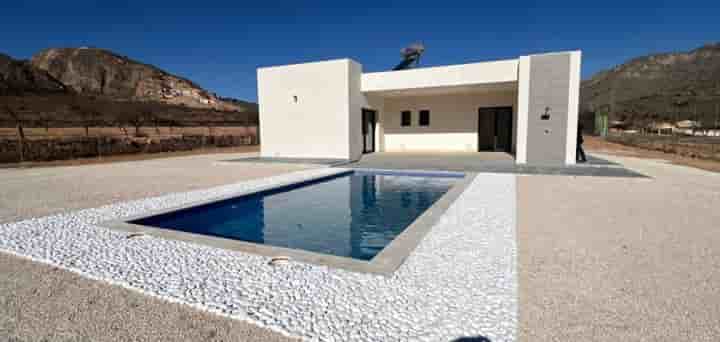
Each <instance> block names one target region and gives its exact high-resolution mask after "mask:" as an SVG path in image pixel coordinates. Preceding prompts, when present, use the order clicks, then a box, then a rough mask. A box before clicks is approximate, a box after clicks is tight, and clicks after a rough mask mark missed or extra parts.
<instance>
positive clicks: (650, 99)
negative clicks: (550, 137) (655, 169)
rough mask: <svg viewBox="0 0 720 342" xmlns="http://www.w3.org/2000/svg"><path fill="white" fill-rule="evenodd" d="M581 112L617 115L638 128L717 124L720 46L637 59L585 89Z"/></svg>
mask: <svg viewBox="0 0 720 342" xmlns="http://www.w3.org/2000/svg"><path fill="white" fill-rule="evenodd" d="M580 102H581V112H582V113H583V114H584V115H585V116H587V115H590V114H591V113H593V112H598V111H605V112H609V113H611V118H610V119H611V120H625V121H627V122H629V123H631V124H632V125H634V126H642V125H644V124H646V123H648V122H650V121H657V120H669V121H675V120H683V119H693V120H699V121H702V122H703V123H704V124H706V125H713V124H714V122H715V120H716V117H717V115H716V110H717V109H716V107H717V106H718V105H720V43H716V44H709V45H705V46H703V47H700V48H698V49H695V50H692V51H688V52H676V53H663V54H656V55H650V56H644V57H639V58H635V59H632V60H630V61H628V62H626V63H624V64H621V65H618V66H616V67H614V68H612V69H610V70H606V71H602V72H599V73H597V74H596V75H594V76H593V77H592V78H591V79H589V80H586V81H583V82H582V86H581V99H580Z"/></svg>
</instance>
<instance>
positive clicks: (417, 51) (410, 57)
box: [393, 43, 425, 70]
mask: <svg viewBox="0 0 720 342" xmlns="http://www.w3.org/2000/svg"><path fill="white" fill-rule="evenodd" d="M424 52H425V45H423V44H422V43H413V44H410V46H408V47H406V48H403V49H401V50H400V56H401V57H402V59H403V60H402V61H401V62H400V64H398V65H396V66H395V67H394V68H393V70H405V69H410V68H411V67H417V66H418V64H420V56H422V54H423V53H424Z"/></svg>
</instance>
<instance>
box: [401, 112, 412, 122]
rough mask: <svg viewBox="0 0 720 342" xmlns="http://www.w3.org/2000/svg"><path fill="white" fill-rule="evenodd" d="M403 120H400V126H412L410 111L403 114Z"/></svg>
mask: <svg viewBox="0 0 720 342" xmlns="http://www.w3.org/2000/svg"><path fill="white" fill-rule="evenodd" d="M401 114H402V118H401V120H400V126H410V111H409V110H406V111H403V112H402V113H401Z"/></svg>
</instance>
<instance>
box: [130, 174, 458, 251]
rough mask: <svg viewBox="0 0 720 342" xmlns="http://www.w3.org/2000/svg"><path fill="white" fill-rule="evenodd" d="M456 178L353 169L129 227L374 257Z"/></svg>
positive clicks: (144, 220)
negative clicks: (143, 227)
mask: <svg viewBox="0 0 720 342" xmlns="http://www.w3.org/2000/svg"><path fill="white" fill-rule="evenodd" d="M457 180H458V178H457V177H428V176H417V175H408V174H393V173H370V172H360V171H354V172H350V173H346V174H342V175H339V176H333V177H331V178H326V179H322V180H318V181H313V182H308V183H302V184H296V185H291V186H286V187H283V188H279V189H273V190H269V191H264V192H261V193H257V194H252V195H247V196H241V197H237V198H231V199H227V200H222V201H219V202H214V203H211V204H205V205H201V206H197V207H193V208H188V209H183V210H179V211H175V212H171V213H167V214H162V215H158V216H152V217H148V218H143V219H139V220H135V221H132V222H131V223H134V224H140V225H146V226H154V227H161V228H167V229H174V230H180V231H185V232H191V233H196V234H205V235H213V236H219V237H223V238H229V239H236V240H242V241H249V242H255V243H261V244H267V245H272V246H280V247H287V248H294V249H302V250H307V251H312V252H319V253H325V254H332V255H337V256H343V257H351V258H355V259H362V260H370V259H372V258H373V257H374V256H375V255H377V254H378V253H379V252H380V251H381V250H382V249H383V248H384V247H385V246H387V245H388V244H389V243H390V241H392V240H393V239H394V238H395V237H396V236H398V235H399V234H400V233H402V232H403V230H405V228H407V227H408V226H409V225H410V224H411V223H412V222H413V221H414V220H415V219H416V218H417V217H418V216H420V215H421V214H422V213H423V212H424V211H425V210H426V209H427V208H429V207H430V206H432V205H433V203H435V201H437V200H438V199H439V198H440V197H442V196H443V195H444V194H445V193H446V192H447V191H448V190H449V189H450V187H452V186H453V185H454V183H455V182H456V181H457Z"/></svg>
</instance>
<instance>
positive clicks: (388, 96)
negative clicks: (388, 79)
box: [362, 81, 517, 159]
mask: <svg viewBox="0 0 720 342" xmlns="http://www.w3.org/2000/svg"><path fill="white" fill-rule="evenodd" d="M365 94H366V96H367V98H368V103H369V104H370V106H369V107H370V108H366V109H365V112H367V111H368V110H371V111H372V114H371V118H373V119H374V120H375V123H369V122H368V115H367V114H366V115H364V117H363V131H362V133H363V145H364V146H363V147H364V148H363V152H366V153H367V152H449V153H457V152H465V153H466V152H502V153H505V154H507V156H514V155H515V152H516V143H517V82H515V81H503V82H496V83H490V82H488V83H477V84H472V85H449V86H435V87H428V88H406V89H388V90H381V91H372V92H367V93H365ZM373 128H374V137H368V135H369V134H371V133H373V132H372V130H373ZM368 138H371V139H374V140H375V141H374V146H368ZM368 147H370V148H368ZM511 159H512V158H511Z"/></svg>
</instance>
